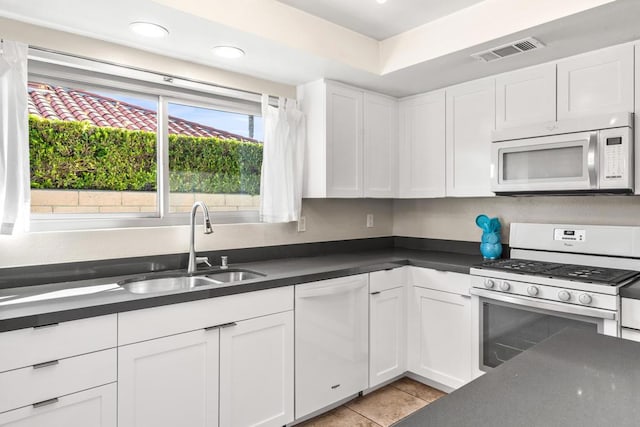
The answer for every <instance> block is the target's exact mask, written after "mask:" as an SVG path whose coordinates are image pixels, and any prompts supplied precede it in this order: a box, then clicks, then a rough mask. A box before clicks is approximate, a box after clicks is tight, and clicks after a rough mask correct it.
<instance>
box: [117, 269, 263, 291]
mask: <svg viewBox="0 0 640 427" xmlns="http://www.w3.org/2000/svg"><path fill="white" fill-rule="evenodd" d="M264 276H265V275H264V274H262V273H258V272H255V271H249V270H229V271H219V272H215V273H209V274H205V275H202V276H187V275H185V276H172V277H155V278H152V277H134V278H131V279H127V280H123V281H122V282H119V283H118V285H119V286H120V287H121V288H123V289H125V290H127V291H129V292H131V293H133V294H152V293H159V292H175V291H188V290H192V289H195V288H197V287H199V286H211V285H218V286H219V285H227V284H233V283H236V282H242V281H244V280H251V279H257V278H259V277H264Z"/></svg>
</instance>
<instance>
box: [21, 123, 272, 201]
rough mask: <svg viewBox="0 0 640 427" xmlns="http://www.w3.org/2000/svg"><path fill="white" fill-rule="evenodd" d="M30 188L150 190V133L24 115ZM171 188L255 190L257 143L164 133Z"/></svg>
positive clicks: (152, 140) (153, 148)
mask: <svg viewBox="0 0 640 427" xmlns="http://www.w3.org/2000/svg"><path fill="white" fill-rule="evenodd" d="M29 148H30V150H31V153H30V160H31V188H42V189H74V190H115V191H125V190H127V191H152V190H155V189H156V186H157V185H156V135H155V134H154V133H151V132H145V131H133V130H127V129H119V128H105V127H96V126H93V125H91V124H89V123H88V122H66V121H61V120H48V119H42V118H39V117H37V116H30V117H29ZM169 159H170V160H169V168H170V170H171V173H170V175H169V188H170V191H172V192H199V193H245V194H258V193H259V192H260V170H261V167H262V145H261V144H256V143H252V142H242V141H239V140H233V139H221V138H213V137H212V138H199V137H191V136H183V135H170V136H169Z"/></svg>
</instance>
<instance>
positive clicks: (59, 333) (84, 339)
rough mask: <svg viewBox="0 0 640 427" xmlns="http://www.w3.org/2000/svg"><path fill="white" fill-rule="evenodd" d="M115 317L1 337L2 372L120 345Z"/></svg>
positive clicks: (0, 362)
mask: <svg viewBox="0 0 640 427" xmlns="http://www.w3.org/2000/svg"><path fill="white" fill-rule="evenodd" d="M117 339H118V320H117V316H116V315H115V314H110V315H107V316H99V317H91V318H88V319H81V320H73V321H70V322H62V323H58V324H55V325H51V326H44V327H37V328H26V329H18V330H15V331H9V332H3V333H1V334H0V349H1V350H0V372H4V371H8V370H11V369H16V368H23V367H25V366H31V365H35V364H37V363H42V362H47V361H49V360H56V359H64V358H66V357H71V356H76V355H79V354H84V353H91V352H93V351H98V350H104V349H106V348H113V347H115V346H116V345H117Z"/></svg>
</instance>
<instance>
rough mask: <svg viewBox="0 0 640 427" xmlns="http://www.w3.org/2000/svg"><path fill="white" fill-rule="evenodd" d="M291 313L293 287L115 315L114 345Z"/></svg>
mask: <svg viewBox="0 0 640 427" xmlns="http://www.w3.org/2000/svg"><path fill="white" fill-rule="evenodd" d="M289 310H293V286H287V287H282V288H275V289H267V290H264V291H255V292H247V293H243V294H236V295H228V296H224V297H218V298H211V299H205V300H200V301H193V302H185V303H181V304H172V305H165V306H162V307H153V308H147V309H144V310H136V311H128V312H125V313H119V314H118V345H125V344H131V343H134V342H140V341H145V340H149V339H153V338H160V337H166V336H168V335H174V334H180V333H183V332H188V331H195V330H196V329H202V328H207V327H209V326H215V325H220V324H223V323H229V322H237V321H239V320H245V319H251V318H253V317H259V316H265V315H267V314H273V313H279V312H282V311H289Z"/></svg>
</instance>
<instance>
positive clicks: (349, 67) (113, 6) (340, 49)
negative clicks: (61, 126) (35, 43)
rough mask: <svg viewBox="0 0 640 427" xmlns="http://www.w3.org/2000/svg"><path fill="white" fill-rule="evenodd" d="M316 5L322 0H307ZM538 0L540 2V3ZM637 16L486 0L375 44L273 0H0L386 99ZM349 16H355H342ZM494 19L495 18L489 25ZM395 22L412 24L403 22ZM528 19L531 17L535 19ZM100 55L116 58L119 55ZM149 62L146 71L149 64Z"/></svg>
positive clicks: (634, 6) (171, 49)
mask: <svg viewBox="0 0 640 427" xmlns="http://www.w3.org/2000/svg"><path fill="white" fill-rule="evenodd" d="M285 1H287V2H294V1H295V2H296V3H299V2H301V0H285ZM342 1H343V3H351V2H354V3H357V2H364V1H365V0H342ZM370 1H371V2H375V0H370ZM315 2H320V0H308V1H307V2H306V3H315ZM394 2H397V3H398V4H399V3H400V2H405V3H404V4H406V2H410V3H414V2H415V3H420V4H429V3H432V2H433V3H434V4H436V3H455V4H458V5H459V6H460V5H462V4H463V3H465V2H466V3H473V2H474V1H471V0H466V1H465V0H447V1H444V0H388V2H387V4H385V5H383V6H385V7H386V6H392V5H393V4H394ZM330 3H336V4H337V0H336V1H335V2H334V1H333V0H331V1H329V0H324V1H323V4H326V5H329V4H330ZM510 4H521V5H522V4H525V5H530V7H529V8H520V9H518V8H513V9H514V10H507V11H506V12H505V13H504V14H503V15H500V16H495V18H493V19H492V20H491V22H490V23H488V22H487V20H480V19H475V16H473V15H472V14H471V15H470V12H469V11H473V12H474V13H475V11H477V10H479V9H482V8H483V7H496V5H497V6H500V7H503V6H505V5H510ZM542 4H546V5H547V6H545V7H540V5H542ZM554 5H557V9H558V11H557V13H558V15H559V16H561V17H560V18H558V19H553V14H552V13H551V14H550V12H549V10H551V9H553V7H554ZM594 5H595V6H597V7H593V6H594ZM569 6H571V7H577V8H578V9H579V8H580V7H583V9H585V10H583V11H580V12H576V13H573V12H572V10H574V9H571V8H570V7H569ZM394 7H395V6H394ZM515 9H518V10H515ZM417 10H422V9H421V8H420V7H418V8H417V9H416V11H417ZM491 10H492V9H490V8H489V9H488V11H489V12H491ZM575 10H577V9H575ZM432 12H433V11H432ZM553 12H555V10H553ZM354 13H355V14H356V15H358V14H357V13H356V12H354ZM417 13H418V12H416V14H417ZM510 13H511V14H510ZM545 13H546V15H545ZM536 14H538V15H539V17H540V19H538V21H535V20H532V19H530V17H531V16H538V15H536ZM360 15H362V13H360ZM638 16H640V0H615V1H612V0H563V1H562V2H558V1H557V0H487V1H484V2H480V3H476V4H475V5H474V6H472V7H469V8H467V9H463V10H462V11H459V12H457V13H454V14H452V15H448V16H446V17H443V18H441V19H440V20H438V21H434V22H440V23H441V24H442V23H444V24H448V23H449V22H452V23H455V22H458V23H459V22H467V24H466V25H462V24H456V25H458V26H457V27H456V26H455V25H441V26H440V27H439V28H440V29H439V30H438V31H449V33H448V34H449V35H448V36H438V35H439V34H440V33H438V32H437V31H436V34H435V36H434V35H433V34H430V33H427V34H428V35H429V37H427V36H424V37H422V39H420V38H418V39H415V38H413V36H414V35H415V33H416V32H417V33H420V31H421V30H423V29H424V28H425V27H429V25H426V26H421V27H419V28H417V29H415V30H412V31H410V32H409V33H406V32H405V33H402V34H400V35H398V36H395V37H392V38H391V39H386V40H383V41H382V42H378V41H376V40H374V39H372V38H370V37H366V36H363V35H361V34H357V33H354V32H353V31H351V30H347V29H345V28H343V27H340V26H338V25H336V24H333V23H329V22H328V21H326V20H324V19H320V18H317V17H316V16H314V15H309V14H307V13H305V12H301V11H300V10H298V9H296V8H293V7H290V6H288V5H285V4H284V3H283V2H280V1H275V0H207V1H206V2H203V1H202V0H153V1H152V0H110V1H108V2H106V1H99V2H98V1H96V2H91V5H90V7H87V1H86V0H29V1H24V0H0V17H5V18H10V19H12V20H14V21H19V22H26V23H31V24H35V25H39V26H42V27H47V28H52V29H57V30H62V31H66V32H69V33H74V34H79V35H82V36H87V37H91V38H95V39H100V40H105V41H109V42H113V43H117V44H121V45H125V46H129V47H133V48H137V49H141V50H145V51H149V52H152V53H156V54H160V55H165V56H170V57H174V58H178V59H183V60H187V61H191V62H194V63H198V64H204V65H207V66H211V67H216V68H220V69H225V70H230V71H234V72H237V73H242V74H247V75H252V76H255V77H259V78H263V79H267V80H272V81H276V82H280V83H285V84H289V85H297V84H301V83H305V82H309V81H312V80H315V79H319V78H330V79H334V80H339V81H343V82H345V83H350V84H353V85H357V86H360V87H363V88H368V89H372V90H376V91H379V92H382V93H387V94H389V95H394V96H406V95H412V94H416V93H420V92H426V91H429V90H432V89H436V88H441V87H444V86H448V85H451V84H456V83H460V82H463V81H467V80H472V79H475V78H479V77H484V76H488V75H491V74H496V73H500V72H505V71H509V70H513V69H517V68H521V67H525V66H529V65H534V64H536V63H541V62H545V61H550V60H554V59H557V58H561V57H564V56H569V55H573V54H577V53H581V52H585V51H588V50H592V49H597V48H600V47H605V46H610V45H613V44H617V43H622V42H627V41H630V40H635V39H640V25H638V19H637V17H638ZM352 18H353V14H352V15H351V18H349V19H352ZM500 19H501V20H502V21H500V22H501V23H500V24H497V22H499V20H500ZM137 20H150V21H153V22H157V23H159V24H161V25H163V26H165V27H167V28H168V29H169V30H170V32H171V34H170V36H169V37H168V38H166V39H160V40H154V39H142V38H140V37H138V36H136V35H134V34H133V33H131V32H130V31H129V30H128V24H129V23H130V22H132V21H137ZM400 21H402V23H403V24H404V25H410V24H408V22H409V21H408V19H405V20H400ZM475 22H478V24H477V25H476V24H475ZM536 22H539V23H538V24H536V25H534V24H535V23H536ZM411 25H412V24H411ZM452 26H453V28H448V27H452ZM442 27H444V30H443V29H442ZM427 29H429V28H427ZM434 31H435V30H434ZM418 35H420V34H418ZM481 35H483V37H484V38H482V37H481ZM2 36H3V30H2V27H0V37H2ZM454 36H455V37H454ZM527 36H533V37H536V38H538V39H540V40H541V41H542V42H544V43H545V44H546V45H547V47H546V48H545V49H540V50H536V51H533V52H531V53H528V54H523V55H516V56H514V57H510V58H507V59H504V60H500V61H495V62H492V63H483V62H479V61H476V60H474V59H472V58H471V57H470V56H469V55H470V54H472V53H475V52H477V51H480V50H484V49H486V48H489V47H494V46H496V45H499V44H502V43H506V42H511V41H514V40H517V39H520V38H524V37H527ZM416 40H417V41H416ZM396 42H397V43H396ZM394 43H396V44H394ZM220 44H233V45H237V46H239V47H241V48H243V49H244V50H245V51H246V53H247V55H246V56H245V57H244V58H242V59H240V60H235V61H234V60H225V59H220V58H216V57H214V56H213V55H212V54H211V52H210V49H211V47H213V46H215V45H220ZM46 47H49V48H55V46H51V45H50V46H46ZM385 52H386V54H387V56H388V58H386V59H384V60H386V61H387V62H388V64H390V65H389V66H385V64H382V62H383V59H381V58H383V56H384V54H385ZM99 59H103V60H107V61H111V62H115V63H118V62H119V58H118V57H117V55H116V56H114V57H101V58H99ZM388 64H387V65H388ZM148 68H149V69H150V70H153V64H149V67H148ZM175 75H177V76H180V75H181V71H180V70H175Z"/></svg>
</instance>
